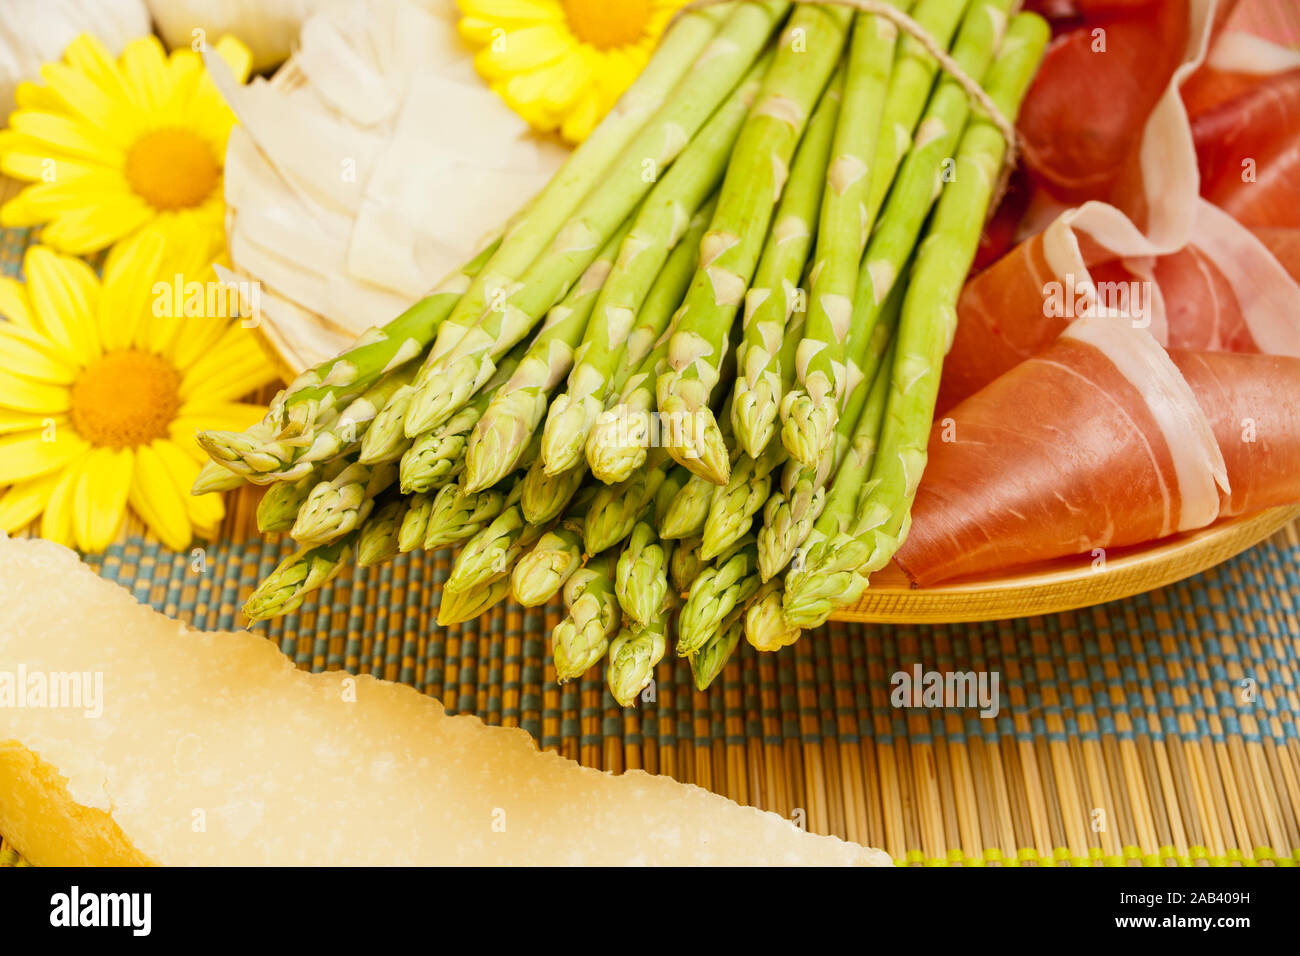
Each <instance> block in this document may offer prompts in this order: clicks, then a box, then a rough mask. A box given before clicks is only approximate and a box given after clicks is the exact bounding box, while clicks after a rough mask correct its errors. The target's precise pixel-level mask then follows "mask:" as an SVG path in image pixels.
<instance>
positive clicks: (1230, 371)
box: [1170, 349, 1300, 515]
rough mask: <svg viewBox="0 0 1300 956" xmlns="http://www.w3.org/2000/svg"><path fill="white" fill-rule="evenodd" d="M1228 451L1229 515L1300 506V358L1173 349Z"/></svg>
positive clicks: (1224, 497) (1223, 508)
mask: <svg viewBox="0 0 1300 956" xmlns="http://www.w3.org/2000/svg"><path fill="white" fill-rule="evenodd" d="M1170 358H1172V359H1173V362H1174V364H1175V365H1177V366H1178V369H1179V371H1180V372H1182V374H1183V378H1184V379H1186V381H1187V384H1188V385H1189V386H1190V387H1191V389H1192V392H1193V393H1194V394H1195V395H1196V400H1197V402H1198V403H1199V404H1200V406H1201V408H1202V410H1203V411H1204V412H1205V414H1206V417H1207V418H1209V421H1210V426H1211V428H1213V430H1214V437H1215V439H1216V440H1217V441H1218V444H1219V448H1220V449H1221V450H1222V452H1223V459H1224V462H1225V464H1226V466H1227V469H1228V478H1229V480H1230V482H1231V491H1230V492H1225V493H1224V494H1223V495H1222V502H1221V511H1222V513H1223V514H1224V515H1239V514H1248V513H1249V512H1252V511H1258V510H1260V509H1261V508H1272V507H1274V506H1277V505H1287V504H1292V503H1294V502H1297V501H1300V359H1297V358H1292V357H1290V356H1281V355H1228V354H1225V353H1222V352H1218V353H1214V352H1185V351H1181V350H1177V349H1176V350H1174V351H1172V352H1170Z"/></svg>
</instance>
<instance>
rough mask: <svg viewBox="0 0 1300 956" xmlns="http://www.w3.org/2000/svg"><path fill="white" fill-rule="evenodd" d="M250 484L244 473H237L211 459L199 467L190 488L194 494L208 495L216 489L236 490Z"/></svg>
mask: <svg viewBox="0 0 1300 956" xmlns="http://www.w3.org/2000/svg"><path fill="white" fill-rule="evenodd" d="M246 484H248V481H247V479H245V478H244V476H243V475H237V474H235V473H234V472H233V471H231V470H230V469H229V468H227V467H226V466H225V465H219V464H217V463H216V462H215V461H209V462H207V463H206V464H204V466H203V467H202V468H200V469H199V473H198V475H197V476H196V477H195V479H194V484H193V486H192V487H191V488H190V494H192V495H206V494H210V493H212V492H214V491H234V490H236V489H237V488H242V487H244V485H246Z"/></svg>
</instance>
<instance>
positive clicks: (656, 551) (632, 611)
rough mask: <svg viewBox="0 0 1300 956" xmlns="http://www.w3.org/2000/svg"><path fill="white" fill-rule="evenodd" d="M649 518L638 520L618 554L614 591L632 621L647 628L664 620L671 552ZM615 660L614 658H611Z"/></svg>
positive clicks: (667, 597)
mask: <svg viewBox="0 0 1300 956" xmlns="http://www.w3.org/2000/svg"><path fill="white" fill-rule="evenodd" d="M670 553H671V545H665V544H664V542H662V541H661V540H660V539H659V535H657V534H656V533H655V529H654V525H653V524H652V523H651V522H649V521H644V520H643V521H638V522H637V524H636V527H634V528H633V529H632V535H631V537H630V538H629V539H628V542H627V546H626V547H625V548H624V549H623V553H622V554H620V555H619V557H618V564H617V566H616V568H615V573H614V592H615V594H616V595H617V597H618V603H619V606H620V607H622V608H623V613H624V614H626V615H627V616H628V619H629V620H631V621H632V623H633V624H635V625H637V626H639V627H648V626H650V625H651V624H653V623H654V622H655V621H656V620H660V619H662V617H663V615H664V611H665V607H666V605H667V603H668V599H669V594H668V555H669V554H670ZM611 659H612V658H611Z"/></svg>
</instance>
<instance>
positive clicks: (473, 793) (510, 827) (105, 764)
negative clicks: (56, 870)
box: [0, 535, 890, 866]
mask: <svg viewBox="0 0 1300 956" xmlns="http://www.w3.org/2000/svg"><path fill="white" fill-rule="evenodd" d="M0 833H3V834H4V835H5V836H6V837H7V838H8V839H9V840H10V841H11V842H12V843H13V844H14V846H15V847H17V849H18V850H19V851H20V852H21V853H23V854H24V855H25V856H26V857H27V858H28V859H30V860H31V861H32V862H33V863H36V864H38V865H41V864H45V865H83V864H85V865H111V864H148V863H157V864H175V865H184V864H195V865H207V864H273V865H299V864H304V865H330V864H357V865H367V864H485V865H492V864H558V865H564V864H764V865H782V864H867V865H884V866H888V865H889V864H890V861H889V859H888V857H887V856H886V855H885V854H884V853H882V852H880V851H879V850H868V849H865V848H863V847H860V846H857V845H855V844H851V843H845V842H843V841H841V840H838V839H836V838H834V837H824V836H815V835H812V834H808V833H805V832H803V831H801V830H799V829H798V828H797V827H795V826H794V825H793V824H791V823H790V822H788V821H787V820H785V819H784V818H782V817H779V816H777V815H775V814H772V813H764V812H761V811H759V810H755V809H753V808H748V807H741V806H738V805H736V804H735V803H732V802H731V801H729V800H727V799H725V798H723V797H720V796H717V795H715V794H712V793H709V792H707V791H705V790H702V789H700V788H699V787H694V786H688V785H685V784H681V783H677V782H676V781H674V780H671V779H669V778H667V777H659V776H652V775H649V774H646V773H642V772H639V771H632V772H629V773H626V774H623V775H621V776H612V775H610V774H606V773H601V772H599V771H596V770H591V769H588V768H584V767H581V766H579V765H578V764H576V763H574V762H572V761H570V760H566V759H565V758H563V757H560V756H558V755H557V754H554V753H546V752H541V751H539V750H538V749H537V747H536V745H535V744H534V743H533V740H532V738H531V737H529V736H528V734H527V733H525V732H524V731H522V730H517V729H505V728H500V727H488V726H486V725H484V724H483V723H482V722H481V721H479V720H478V719H477V718H474V717H449V716H448V715H447V714H446V713H445V712H444V710H443V708H442V705H441V704H439V703H438V702H437V701H435V700H433V699H432V698H429V697H426V696H424V695H422V694H419V693H418V692H416V691H415V690H413V689H412V688H410V687H406V686H404V685H400V684H393V683H388V682H385V681H380V680H376V679H374V678H371V677H353V676H350V675H347V674H342V673H327V674H307V673H305V672H303V671H301V670H298V669H297V668H296V667H294V665H293V663H292V662H291V661H290V660H289V659H288V658H286V657H284V656H283V655H282V654H280V652H279V651H278V650H277V649H276V648H275V646H274V645H272V644H271V643H270V642H268V641H266V640H265V639H263V638H260V637H257V636H254V635H252V634H248V633H246V632H240V633H209V632H201V631H195V630H192V629H191V628H189V627H187V626H185V625H184V624H182V623H179V622H177V621H174V620H171V619H169V618H167V617H165V616H163V615H161V614H159V613H157V612H155V611H153V610H151V609H149V608H147V607H144V606H142V605H140V604H138V603H137V602H136V601H135V599H134V598H133V597H132V596H131V595H130V594H129V593H128V592H127V591H125V590H123V589H122V588H120V587H119V586H118V585H116V584H113V583H111V582H109V581H106V580H104V579H102V578H100V577H99V576H97V575H96V574H94V573H93V572H92V571H91V570H89V569H88V568H86V567H85V566H83V565H81V564H80V562H79V561H78V559H77V557H76V555H75V554H73V553H72V552H71V551H68V550H66V549H65V548H62V547H60V546H58V545H55V544H52V543H49V542H46V541H37V540H10V539H5V538H3V536H2V535H0Z"/></svg>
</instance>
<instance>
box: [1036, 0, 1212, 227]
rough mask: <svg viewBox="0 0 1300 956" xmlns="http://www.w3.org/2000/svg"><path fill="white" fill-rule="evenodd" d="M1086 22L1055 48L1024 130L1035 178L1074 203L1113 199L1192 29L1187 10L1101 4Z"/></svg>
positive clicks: (1176, 5) (1083, 12) (1084, 10)
mask: <svg viewBox="0 0 1300 956" xmlns="http://www.w3.org/2000/svg"><path fill="white" fill-rule="evenodd" d="M1050 12H1051V9H1050V8H1049V13H1050ZM1078 14H1079V15H1080V18H1079V20H1078V21H1077V25H1076V26H1074V27H1073V28H1072V29H1067V30H1065V31H1064V32H1062V33H1059V34H1058V35H1057V36H1056V38H1055V39H1054V40H1053V41H1052V45H1051V46H1050V47H1049V49H1048V51H1047V56H1046V57H1045V58H1044V60H1043V65H1042V67H1041V68H1040V69H1039V72H1038V76H1037V78H1036V79H1035V80H1034V85H1033V86H1032V87H1031V88H1030V90H1029V93H1028V95H1027V96H1026V98H1025V102H1024V105H1023V106H1022V107H1021V111H1020V119H1019V122H1018V125H1019V127H1020V131H1021V135H1022V136H1023V137H1024V157H1025V161H1026V163H1027V165H1028V167H1029V169H1030V171H1031V172H1032V173H1033V175H1034V177H1035V178H1036V179H1037V180H1038V181H1039V182H1040V183H1041V184H1042V185H1043V186H1044V187H1045V188H1046V189H1048V190H1049V191H1050V192H1051V193H1052V194H1053V195H1055V196H1056V197H1058V198H1060V199H1063V200H1066V201H1070V202H1080V201H1083V200H1086V199H1095V198H1099V197H1106V196H1108V195H1109V194H1110V192H1111V190H1112V188H1113V187H1114V185H1115V183H1116V182H1117V180H1118V179H1119V178H1120V175H1121V172H1122V170H1123V168H1124V165H1125V163H1126V162H1127V161H1128V159H1129V157H1130V156H1131V155H1132V153H1133V152H1134V150H1135V148H1136V147H1137V144H1138V141H1139V140H1140V138H1141V136H1142V132H1143V128H1144V126H1145V124H1146V122H1147V119H1148V117H1149V116H1150V115H1151V113H1152V111H1153V109H1154V108H1155V106H1156V103H1157V102H1158V101H1159V100H1160V98H1161V96H1162V95H1163V94H1164V92H1165V90H1166V88H1167V87H1168V85H1169V82H1170V79H1171V77H1172V76H1173V74H1174V71H1175V70H1176V69H1177V67H1178V66H1179V64H1180V63H1181V62H1182V61H1183V59H1184V49H1185V47H1186V46H1187V42H1188V37H1189V32H1190V30H1191V29H1192V24H1191V22H1190V16H1189V5H1188V4H1187V3H1184V2H1147V3H1113V2H1112V3H1095V2H1094V3H1090V4H1080V5H1078Z"/></svg>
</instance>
